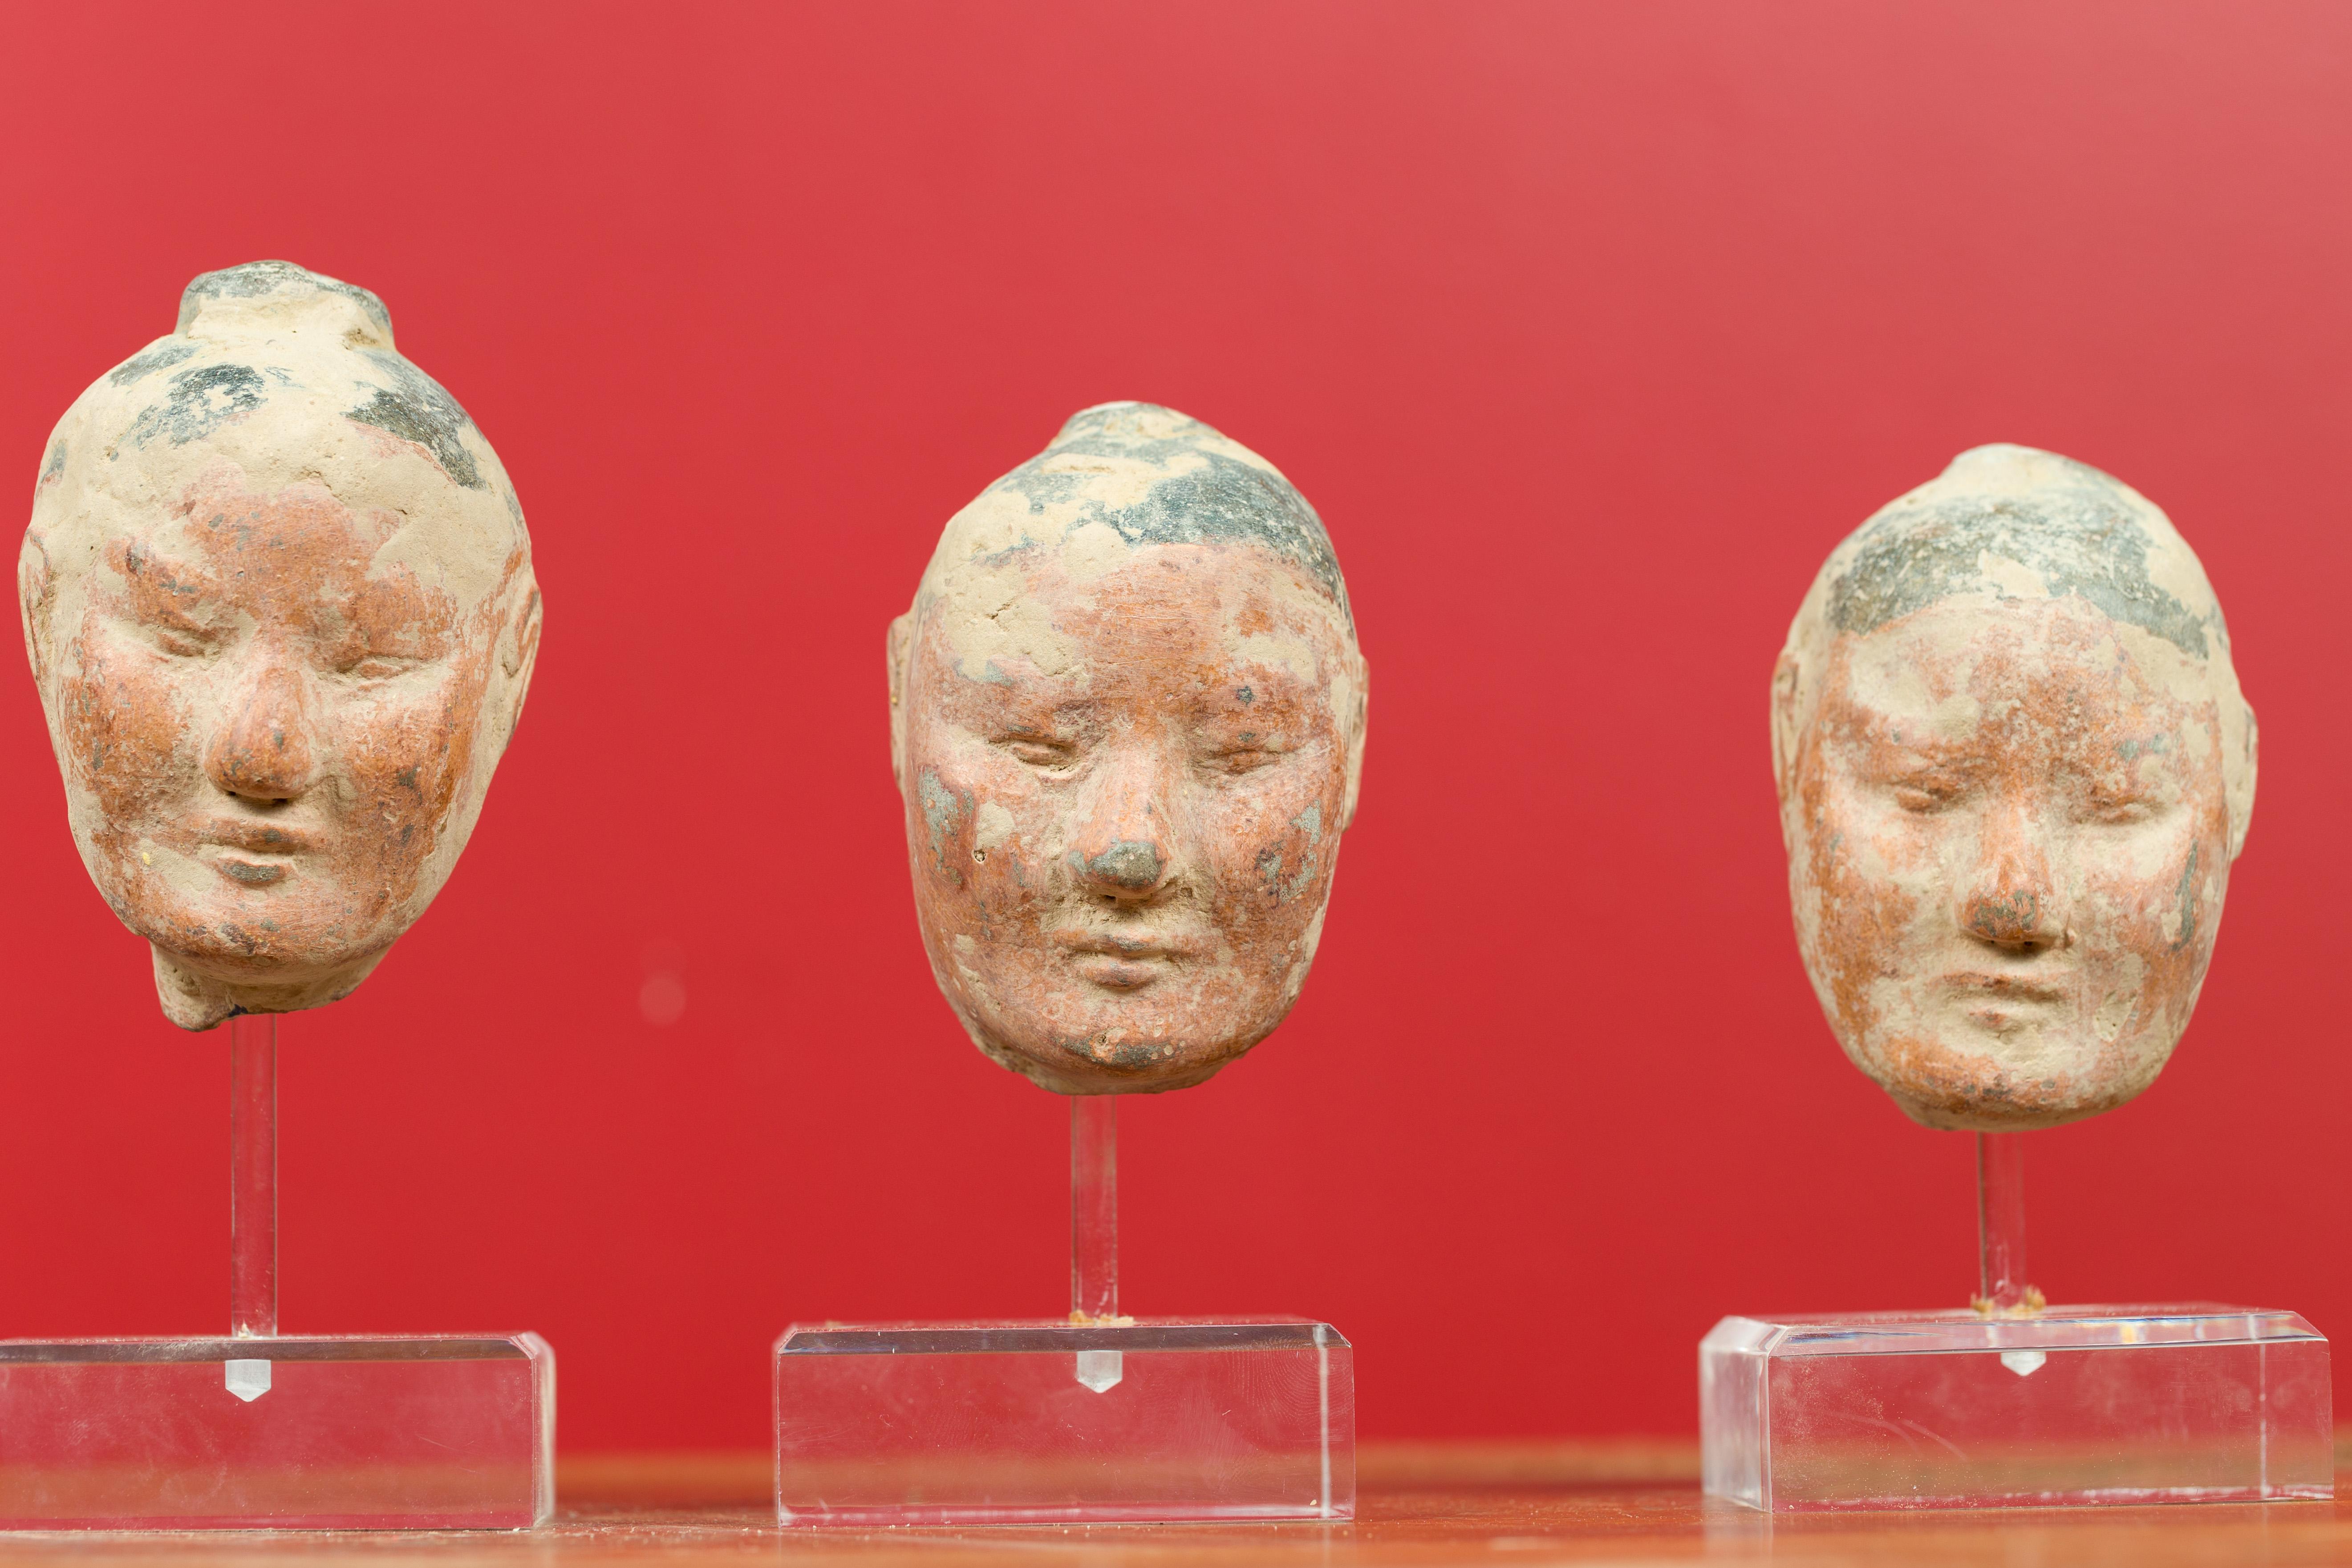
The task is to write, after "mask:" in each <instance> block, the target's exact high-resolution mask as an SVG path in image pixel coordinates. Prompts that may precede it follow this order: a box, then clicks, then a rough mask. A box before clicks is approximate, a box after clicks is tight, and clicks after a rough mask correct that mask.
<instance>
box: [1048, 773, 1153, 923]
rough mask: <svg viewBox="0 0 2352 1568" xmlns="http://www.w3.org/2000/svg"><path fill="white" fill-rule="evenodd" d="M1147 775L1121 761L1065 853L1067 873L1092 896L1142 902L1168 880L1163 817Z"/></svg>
mask: <svg viewBox="0 0 2352 1568" xmlns="http://www.w3.org/2000/svg"><path fill="white" fill-rule="evenodd" d="M1152 784H1153V780H1152V777H1151V769H1150V767H1149V766H1148V765H1145V764H1144V763H1143V762H1142V760H1141V759H1131V760H1127V761H1126V762H1125V763H1123V765H1119V766H1117V767H1114V768H1113V769H1111V770H1110V771H1109V772H1108V773H1107V774H1106V776H1105V777H1104V778H1103V780H1102V783H1101V786H1100V791H1099V793H1098V794H1097V795H1096V797H1095V801H1094V805H1093V809H1092V810H1091V811H1089V812H1088V813H1087V820H1086V823H1085V826H1083V827H1082V828H1081V829H1080V831H1079V833H1078V836H1077V840H1076V843H1074V844H1073V845H1072V846H1071V847H1070V853H1069V860H1070V869H1071V871H1072V872H1073V873H1074V874H1075V875H1076V878H1077V879H1078V881H1079V882H1080V883H1081V884H1082V885H1083V886H1085V887H1086V888H1087V889H1090V890H1092V891H1094V892H1097V893H1100V894H1103V895H1104V896H1106V897H1108V898H1114V899H1120V898H1124V899H1140V898H1148V897H1150V895H1151V894H1152V893H1154V892H1157V891H1158V890H1159V889H1160V887H1161V886H1162V885H1163V884H1165V883H1166V882H1167V880H1168V872H1169V863H1170V860H1171V856H1170V854H1169V846H1168V835H1167V820H1168V819H1167V814H1166V813H1165V812H1164V811H1163V810H1162V809H1161V808H1160V804H1159V803H1158V802H1157V801H1155V800H1154V799H1153V795H1155V793H1156V792H1155V790H1154V789H1153V787H1152Z"/></svg>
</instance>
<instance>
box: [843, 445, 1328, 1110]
mask: <svg viewBox="0 0 2352 1568" xmlns="http://www.w3.org/2000/svg"><path fill="white" fill-rule="evenodd" d="M889 658H890V703H891V709H892V712H891V759H892V763H893V765H894V767H895V768H896V770H897V773H898V790H899V793H900V795H902V796H904V798H905V800H906V811H907V849H908V858H909V860H910V861H911V863H912V865H913V868H914V879H915V907H916V910H917V912H918V914H919V917H920V919H921V923H922V930H923V943H924V946H925V947H926V948H927V949H928V950H929V953H930V960H931V972H932V973H933V974H934V975H935V976H936V977H937V979H938V980H939V984H940V990H941V991H942V992H944V993H945V994H946V995H947V999H948V1002H949V1004H950V1005H952V1006H953V1007H954V1009H955V1012H956V1016H957V1017H959V1018H961V1020H962V1021H963V1026H964V1028H965V1029H966V1030H967V1031H968V1032H969V1033H970V1034H971V1038H972V1041H973V1043H974V1044H976V1045H978V1046H979V1047H980V1048H981V1049H982V1051H984V1052H986V1053H987V1054H988V1055H989V1056H990V1057H992V1058H994V1059H995V1060H997V1061H998V1062H1000V1063H1002V1064H1003V1065H1004V1066H1006V1067H1009V1068H1013V1069H1014V1070H1015V1071H1017V1072H1022V1073H1025V1074H1027V1075H1028V1077H1029V1078H1030V1079H1032V1080H1033V1081H1034V1082H1035V1083H1037V1084H1038V1085H1039V1086H1040V1087H1042V1088H1045V1089H1052V1090H1054V1091H1055V1092H1056V1093H1060V1094H1118V1093H1128V1092H1137V1091H1152V1090H1159V1089H1182V1088H1185V1087H1187V1086H1189V1085H1192V1084H1196V1083H1199V1082H1201V1081H1202V1079H1206V1078H1208V1077H1209V1076H1210V1075H1211V1074H1213V1073H1214V1072H1215V1071H1216V1070H1217V1069H1218V1068H1221V1067H1223V1066H1224V1065H1225V1064H1226V1063H1227V1062H1229V1061H1232V1060H1233V1059H1234V1058H1235V1057H1238V1056H1240V1055H1241V1054H1242V1053H1243V1052H1244V1051H1246V1050H1248V1049H1249V1048H1250V1047H1252V1046H1254V1045H1255V1044H1256V1043H1257V1042H1258V1041H1260V1040H1262V1039H1264V1038H1265V1037H1266V1036H1267V1035H1268V1034H1270V1033H1271V1032H1272V1031H1273V1030H1274V1027H1275V1026H1276V1025H1277V1024H1279V1023H1281V1022H1282V1019H1283V1016H1284V1015H1285V1014H1286V1013H1287V1012H1289V1010H1290V1005H1291V1004H1292V1003H1293V1002H1295V1001H1296V1000H1297V996H1298V990H1299V987H1300V986H1301V985H1303V984H1305V983H1306V980H1307V966H1308V965H1309V964H1310V963H1312V962H1313V961H1314V958H1315V946H1316V941H1317V939H1318V936H1320V934H1321V932H1322V929H1323V909H1324V904H1325V901H1326V900H1328V898H1329V897H1330V893H1331V877H1332V873H1333V871H1334V869H1335V868H1337V866H1338V863H1339V835H1340V833H1341V831H1342V830H1344V829H1345V828H1346V827H1347V826H1348V823H1349V819H1350V818H1351V817H1352V816H1354V815H1355V810H1356V786H1357V780H1358V777H1359V775H1360V773H1361V771H1362V766H1363V754H1364V703H1365V670H1364V661H1363V658H1362V656H1361V655H1360V653H1359V652H1358V651H1357V648H1356V635H1355V625H1354V622H1353V620H1352V619H1351V618H1350V616H1349V609H1348V592H1347V588H1346V585H1345V584H1343V583H1342V582H1341V580H1340V577H1339V562H1338V560H1337V559H1336V558H1335V557H1334V556H1333V555H1332V553H1331V542H1330V540H1329V539H1328V537H1327V536H1326V535H1325V534H1324V531H1323V525H1322V523H1321V521H1319V520H1318V519H1317V517H1316V515H1315V511H1314V509H1313V508H1311V507H1309V506H1308V505H1307V501H1306V500H1305V498H1304V497H1302V496H1300V495H1299V493H1298V492H1297V490H1296V489H1292V488H1291V486H1290V484H1289V482H1288V481H1287V480H1286V479H1284V478H1283V477H1282V476H1281V475H1280V474H1279V473H1277V472H1276V471H1275V468H1274V466H1273V465H1272V464H1270V463H1268V462H1267V461H1266V460H1265V458H1260V457H1259V456H1257V455H1256V454H1255V453H1254V452H1252V451H1249V450H1248V449H1247V448H1245V447H1241V446H1239V445H1237V444H1236V443H1234V442H1233V441H1229V440H1227V439H1226V438H1225V437H1223V436H1220V435H1219V434H1217V432H1215V431H1214V430H1212V429H1210V428H1209V427H1208V426H1205V425H1202V424H1201V423H1200V422H1199V421H1197V420H1193V419H1188V418H1186V417H1185V416H1183V415H1181V414H1178V413H1175V412H1174V411H1172V410H1171V409H1166V408H1160V407H1155V406H1153V405H1150V404H1148V403H1113V404H1106V405H1102V406H1101V407H1098V408H1089V409H1087V410H1085V411H1084V412H1082V413H1080V414H1077V415H1076V416H1073V417H1072V418H1071V420H1070V422H1069V423H1068V424H1067V425H1066V426H1063V427H1062V433H1061V434H1060V435H1059V436H1056V437H1055V438H1054V442H1053V445H1051V446H1050V447H1046V448H1045V451H1044V452H1042V453H1040V454H1039V455H1038V456H1037V457H1035V458H1032V459H1030V460H1029V461H1028V462H1026V463H1024V464H1023V465H1022V466H1021V467H1019V468H1015V469H1013V471H1012V472H1011V473H1009V474H1007V475H1005V476H1004V478H1003V479H999V480H997V481H996V483H994V484H992V485H991V486H990V487H989V488H988V489H986V490H984V491H982V493H981V496H980V499H979V500H975V501H973V502H972V503H971V505H970V506H968V507H966V508H964V509H963V510H961V511H960V512H958V513H957V514H956V515H955V516H954V517H953V518H952V519H950V521H949V522H948V526H947V531H946V533H945V534H944V535H943V536H942V537H941V538H940V546H939V550H938V552H936V553H935V554H934V555H933V556H932V557H931V564H930V567H929V570H928V571H927V572H925V573H924V574H923V582H922V586H921V588H920V589H919V591H918V592H917V594H916V595H915V605H914V608H913V609H911V610H910V611H908V613H907V614H906V615H904V616H900V617H899V618H898V620H897V621H896V622H895V623H893V624H892V626H891V627H890V648H889Z"/></svg>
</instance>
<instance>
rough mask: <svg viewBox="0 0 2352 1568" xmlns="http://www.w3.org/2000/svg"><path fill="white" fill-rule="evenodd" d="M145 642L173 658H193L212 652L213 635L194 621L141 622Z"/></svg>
mask: <svg viewBox="0 0 2352 1568" xmlns="http://www.w3.org/2000/svg"><path fill="white" fill-rule="evenodd" d="M139 629H140V630H141V631H142V632H143V633H144V634H145V635H146V637H147V640H148V641H149V642H150V643H152V644H153V645H154V646H155V647H157V648H159V649H161V650H162V651H163V652H164V653H168V654H170V655H171V656H172V657H173V658H196V657H197V656H198V655H200V654H207V653H210V652H212V651H213V635H212V633H211V632H209V631H207V630H206V629H205V627H203V626H198V625H197V624H196V623H195V622H194V621H183V620H178V619H173V620H168V621H142V622H141V623H140V626H139Z"/></svg>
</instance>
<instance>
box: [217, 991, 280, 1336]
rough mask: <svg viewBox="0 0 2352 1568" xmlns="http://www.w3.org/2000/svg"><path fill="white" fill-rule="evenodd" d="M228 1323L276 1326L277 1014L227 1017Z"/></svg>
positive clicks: (268, 1331)
mask: <svg viewBox="0 0 2352 1568" xmlns="http://www.w3.org/2000/svg"><path fill="white" fill-rule="evenodd" d="M228 1060H229V1068H228V1073H229V1098H228V1145H229V1152H228V1331H229V1332H230V1333H231V1334H234V1335H235V1336H236V1337H237V1338H239V1339H251V1338H255V1337H257V1336H261V1337H267V1336H269V1335H273V1334H275V1333H277V1332H278V1016H277V1015H276V1014H274V1013H263V1014H250V1013H247V1014H240V1015H239V1016H236V1017H234V1018H231V1019H230V1020H229V1021H228Z"/></svg>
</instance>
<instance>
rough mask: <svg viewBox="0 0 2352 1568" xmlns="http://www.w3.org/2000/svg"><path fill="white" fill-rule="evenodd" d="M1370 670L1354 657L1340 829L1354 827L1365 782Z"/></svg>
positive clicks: (1370, 668) (1360, 656) (1370, 691)
mask: <svg viewBox="0 0 2352 1568" xmlns="http://www.w3.org/2000/svg"><path fill="white" fill-rule="evenodd" d="M1371 701H1372V667H1371V666H1370V664H1367V663H1366V662H1365V661H1364V656H1363V655H1362V654H1361V653H1358V654H1357V655H1356V704H1355V707H1356V710H1355V712H1354V714H1353V715H1352V716H1351V717H1350V719H1349V724H1348V796H1347V799H1346V800H1345V801H1344V802H1343V803H1341V805H1340V807H1339V830H1340V831H1341V832H1342V833H1344V832H1346V831H1347V830H1348V829H1349V828H1350V827H1353V826H1355V825H1356V797H1357V795H1359V794H1360V793H1361V792H1362V788H1363V783H1364V723H1365V721H1366V720H1367V719H1368V718H1370V713H1371Z"/></svg>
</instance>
